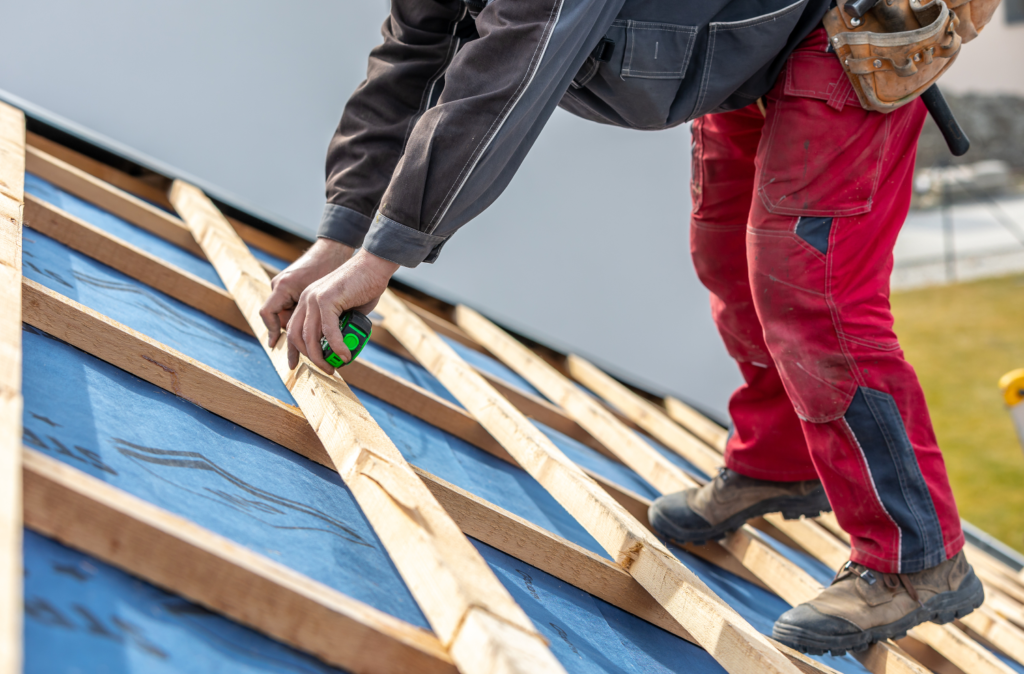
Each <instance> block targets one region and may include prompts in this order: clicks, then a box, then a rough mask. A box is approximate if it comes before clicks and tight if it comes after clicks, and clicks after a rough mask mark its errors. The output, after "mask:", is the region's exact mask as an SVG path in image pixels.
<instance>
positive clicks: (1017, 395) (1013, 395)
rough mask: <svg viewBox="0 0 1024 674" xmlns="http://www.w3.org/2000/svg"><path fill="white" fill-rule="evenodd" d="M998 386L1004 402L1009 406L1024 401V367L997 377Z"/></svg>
mask: <svg viewBox="0 0 1024 674" xmlns="http://www.w3.org/2000/svg"><path fill="white" fill-rule="evenodd" d="M999 388H1000V389H1001V390H1002V392H1003V397H1004V398H1005V399H1006V404H1007V405H1009V406H1010V407H1014V406H1015V405H1019V404H1020V402H1021V401H1024V368H1020V369H1019V370H1012V371H1010V372H1007V373H1006V374H1004V375H1003V376H1002V377H1000V378H999Z"/></svg>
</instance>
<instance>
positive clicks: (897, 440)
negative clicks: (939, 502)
mask: <svg viewBox="0 0 1024 674" xmlns="http://www.w3.org/2000/svg"><path fill="white" fill-rule="evenodd" d="M844 418H845V420H846V423H847V424H848V425H849V426H850V429H851V430H852V431H853V434H854V436H855V437H856V438H857V443H858V444H859V445H860V449H861V451H862V452H863V454H864V460H865V461H866V462H867V465H868V469H869V473H870V477H871V480H872V482H874V485H873V486H874V489H875V492H876V493H877V494H878V498H879V499H880V500H881V502H882V506H883V507H884V508H885V510H886V512H888V513H889V516H890V517H891V518H892V519H893V521H894V522H895V523H896V526H897V527H899V532H900V551H899V555H900V561H899V570H900V573H915V572H917V571H921V570H923V569H927V568H930V567H933V566H936V565H938V564H941V563H942V562H944V561H946V550H945V547H944V545H943V539H942V529H941V527H940V526H939V518H938V515H937V514H936V512H935V504H934V503H933V502H932V497H931V492H930V491H929V490H928V484H927V483H926V482H925V480H924V476H923V475H922V474H921V467H920V466H919V465H918V463H917V457H916V456H915V455H914V448H913V446H912V445H911V444H910V440H909V438H908V437H907V431H906V429H905V428H904V427H903V419H902V418H901V417H900V412H899V409H897V407H896V401H895V400H893V397H892V396H891V395H889V394H888V393H882V392H881V391H875V390H874V389H870V388H867V387H866V386H861V387H860V388H858V389H857V393H856V394H855V395H854V397H853V402H851V403H850V407H849V408H848V409H847V410H846V415H845V417H844Z"/></svg>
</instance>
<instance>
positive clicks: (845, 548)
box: [693, 412, 1022, 674]
mask: <svg viewBox="0 0 1024 674" xmlns="http://www.w3.org/2000/svg"><path fill="white" fill-rule="evenodd" d="M693 414H695V415H697V414H698V413H696V412H693ZM698 416H699V415H698ZM765 519H766V520H767V521H768V522H770V523H771V524H772V525H773V526H775V527H777V528H778V529H779V530H780V531H782V532H783V533H785V534H786V535H788V536H790V537H792V538H793V539H794V540H795V541H796V542H797V543H799V545H800V546H801V547H803V548H804V549H805V550H806V551H807V552H808V553H809V554H810V555H811V556H813V557H815V558H816V559H818V560H819V561H821V562H822V563H824V564H826V565H828V566H829V567H830V568H833V569H838V568H839V567H840V566H841V565H842V564H844V563H845V562H846V560H847V559H849V556H850V546H849V543H848V541H849V535H848V534H847V533H846V532H845V531H843V530H842V528H841V527H840V526H839V522H838V521H837V520H836V518H835V515H833V514H832V513H828V514H825V515H823V516H821V517H820V518H818V519H819V521H814V520H808V519H800V520H785V519H784V518H783V517H782V515H781V514H779V513H774V514H770V515H766V516H765ZM972 553H973V555H974V560H975V561H980V562H982V565H981V566H979V567H978V569H977V571H978V575H979V576H980V577H981V578H982V580H983V581H986V582H987V583H993V584H999V583H1001V582H1002V580H1003V579H1002V578H1001V577H995V576H994V575H990V574H992V573H993V572H994V570H993V569H992V568H991V562H992V561H994V560H991V561H990V560H989V559H988V556H987V555H986V554H985V553H983V552H982V551H980V550H976V549H975V548H974V546H968V549H967V554H968V556H971V554H972ZM1007 571H1009V569H1007ZM986 589H988V588H986ZM1003 589H1007V590H1011V591H1012V590H1013V589H1014V588H1012V586H1011V587H1004V588H1003ZM963 622H964V624H965V625H967V626H968V627H970V628H971V629H974V630H975V631H976V632H977V633H978V634H980V635H982V636H983V637H984V638H985V639H987V640H988V641H990V642H991V643H992V644H994V645H995V646H996V647H997V648H999V649H1000V650H1001V651H1003V652H1004V653H1006V654H1008V655H1010V657H1014V658H1015V659H1016V656H1019V655H1021V650H1020V648H1021V643H1022V642H1021V639H1020V637H1021V635H1022V633H1021V631H1020V630H1019V629H1018V627H1017V626H1016V625H1014V624H1013V623H1012V622H1010V621H1009V620H1007V618H1005V617H1004V616H1002V615H1000V614H999V613H998V612H997V611H995V610H989V609H985V608H984V607H983V609H982V610H979V611H976V612H975V613H973V614H971V615H970V616H968V617H967V618H966V619H964V620H963ZM903 642H904V643H907V644H910V646H908V647H912V648H913V650H914V652H917V653H920V652H923V651H922V647H923V646H927V647H928V648H930V649H931V650H932V651H934V654H937V655H939V656H941V657H943V658H945V659H946V660H947V661H948V662H949V663H950V664H952V665H953V666H954V667H956V668H959V669H961V670H963V671H965V672H975V671H978V672H990V673H993V674H995V673H996V672H1005V671H1008V669H1007V668H1006V665H1005V664H1003V663H1002V662H1001V661H1000V660H999V659H998V658H997V657H995V656H994V655H993V654H992V653H991V652H990V651H988V650H987V649H986V648H984V647H983V646H982V645H981V644H979V643H977V642H976V641H975V640H973V639H972V638H971V637H970V636H969V635H967V634H966V633H965V632H964V631H963V630H961V629H959V628H958V627H956V626H955V625H936V624H934V623H925V624H924V625H920V626H918V627H917V628H915V629H914V630H912V631H911V632H910V633H909V636H908V637H907V638H906V639H904V640H903ZM914 642H918V643H917V644H915V643H914ZM893 648H896V647H895V646H893ZM1014 654H1016V656H1015V655H1014ZM861 659H862V663H863V664H865V666H869V665H870V667H869V668H872V671H877V670H875V669H873V667H877V666H878V664H879V663H878V662H877V661H876V659H875V656H870V657H868V658H867V659H866V660H865V659H864V658H863V657H862V658H861ZM1018 662H1020V661H1019V660H1018Z"/></svg>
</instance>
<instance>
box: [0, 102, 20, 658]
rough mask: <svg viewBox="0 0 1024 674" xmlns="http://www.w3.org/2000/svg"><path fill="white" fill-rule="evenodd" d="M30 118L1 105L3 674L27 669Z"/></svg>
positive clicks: (0, 545)
mask: <svg viewBox="0 0 1024 674" xmlns="http://www.w3.org/2000/svg"><path fill="white" fill-rule="evenodd" d="M24 195H25V115H24V113H22V111H21V110H18V109H17V108H13V107H11V106H9V105H7V104H6V103H3V102H0V672H17V671H20V670H21V663H22V620H23V611H22V592H23V586H22V548H21V545H22V513H21V508H22V505H21V489H22V485H21V419H22V406H23V401H22V397H21V268H22V267H21V224H22V210H23V208H24V198H25V197H24Z"/></svg>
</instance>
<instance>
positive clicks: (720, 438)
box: [664, 396, 729, 453]
mask: <svg viewBox="0 0 1024 674" xmlns="http://www.w3.org/2000/svg"><path fill="white" fill-rule="evenodd" d="M664 402H665V412H666V413H667V414H668V415H669V416H670V417H672V419H673V420H675V422H676V423H678V424H679V425H681V426H682V427H683V428H685V429H687V430H688V431H690V432H691V433H693V434H694V435H696V436H697V437H698V438H700V439H701V440H703V441H704V442H706V443H707V444H708V445H709V446H710V447H712V448H714V449H716V450H718V452H719V453H721V452H724V451H725V443H726V441H727V440H728V439H729V431H728V430H727V429H725V428H722V427H721V426H719V425H718V424H716V423H715V422H714V421H711V420H710V419H708V418H707V417H706V416H704V415H703V414H701V413H700V412H698V411H697V410H695V409H693V408H692V407H690V406H689V405H687V404H686V403H684V402H683V401H682V400H679V399H678V398H674V397H672V396H665V401H664Z"/></svg>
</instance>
